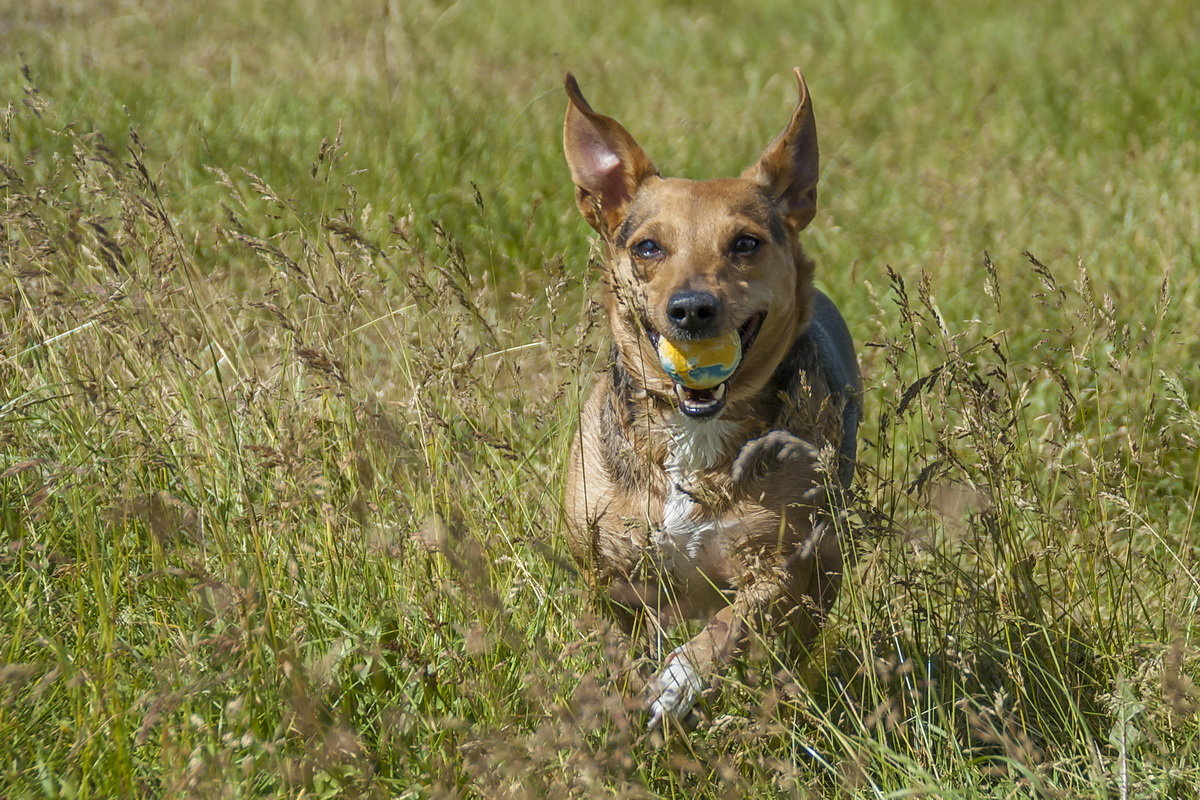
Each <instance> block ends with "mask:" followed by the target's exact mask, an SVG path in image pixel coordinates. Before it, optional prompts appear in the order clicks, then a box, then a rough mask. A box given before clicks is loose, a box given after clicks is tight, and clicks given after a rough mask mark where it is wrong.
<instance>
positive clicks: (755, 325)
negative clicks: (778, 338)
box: [646, 313, 766, 419]
mask: <svg viewBox="0 0 1200 800" xmlns="http://www.w3.org/2000/svg"><path fill="white" fill-rule="evenodd" d="M765 318H766V314H765V313H759V314H755V315H754V316H752V317H750V319H748V320H746V322H744V323H743V324H742V326H741V327H740V328H738V337H739V339H740V342H741V358H742V361H743V362H744V361H745V358H746V354H747V353H748V352H749V350H750V347H751V345H753V344H754V340H755V339H756V338H757V337H758V332H759V331H760V330H761V329H762V323H763V320H764V319H765ZM646 332H647V334H648V335H649V337H650V344H651V345H652V346H653V347H654V348H655V350H658V346H659V342H660V341H661V338H662V337H661V334H659V333H658V332H657V331H655V330H654V328H653V327H651V326H649V325H647V326H646ZM739 366H740V365H739ZM737 372H738V370H736V369H735V370H734V371H733V374H731V375H730V376H729V377H728V378H726V379H725V380H724V381H722V382H721V383H719V384H717V385H716V386H712V387H708V388H704V389H697V388H693V387H689V386H685V385H684V384H683V383H681V382H679V381H678V380H677V379H675V378H674V376H672V380H673V382H674V388H675V399H676V400H677V401H678V402H679V410H680V411H682V412H683V413H684V414H685V415H687V416H689V417H691V418H693V419H712V418H714V417H716V416H717V415H718V414H720V413H721V411H722V409H724V408H725V400H726V396H727V394H728V392H729V382H730V381H731V380H733V379H734V378H735V377H736V376H737Z"/></svg>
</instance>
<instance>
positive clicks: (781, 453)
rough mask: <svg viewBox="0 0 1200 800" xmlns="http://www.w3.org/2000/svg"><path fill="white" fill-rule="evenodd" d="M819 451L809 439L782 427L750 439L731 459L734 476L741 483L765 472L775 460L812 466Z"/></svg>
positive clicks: (814, 464)
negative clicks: (806, 439) (735, 456)
mask: <svg viewBox="0 0 1200 800" xmlns="http://www.w3.org/2000/svg"><path fill="white" fill-rule="evenodd" d="M819 457H820V451H818V450H817V448H816V447H814V446H813V445H812V444H811V443H809V442H806V441H804V440H803V439H800V438H799V437H797V436H794V435H792V434H791V433H789V432H787V431H784V430H775V431H770V432H768V433H765V434H763V435H762V436H759V437H758V438H757V439H751V440H750V441H749V442H746V444H745V446H743V447H742V450H741V452H740V453H738V456H737V458H736V459H734V461H733V479H734V481H736V482H738V483H740V482H742V481H743V480H748V479H751V478H753V477H756V476H760V475H761V474H762V473H763V472H766V471H767V470H769V469H770V468H771V466H772V465H774V464H784V463H787V464H791V465H794V466H798V465H805V466H808V467H810V468H813V467H815V466H816V464H817V460H818V458H819Z"/></svg>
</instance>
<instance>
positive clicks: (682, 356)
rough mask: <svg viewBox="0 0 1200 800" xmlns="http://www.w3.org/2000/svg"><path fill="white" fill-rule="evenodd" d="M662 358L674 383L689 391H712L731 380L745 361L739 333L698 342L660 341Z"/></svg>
mask: <svg viewBox="0 0 1200 800" xmlns="http://www.w3.org/2000/svg"><path fill="white" fill-rule="evenodd" d="M658 359H659V361H660V362H661V364H662V368H663V372H665V373H667V375H669V376H671V380H673V381H675V382H676V383H680V384H683V385H684V386H686V387H687V388H689V389H711V388H713V387H714V386H719V385H720V384H722V383H724V382H725V381H727V380H729V376H730V375H732V374H733V371H734V370H735V369H737V366H738V363H739V362H740V361H741V360H742V339H741V337H740V336H738V334H737V331H730V332H729V334H728V335H726V336H717V337H714V338H712V339H702V340H701V341H698V342H673V341H671V340H670V339H668V338H666V337H665V336H664V337H662V338H661V339H659V340H658Z"/></svg>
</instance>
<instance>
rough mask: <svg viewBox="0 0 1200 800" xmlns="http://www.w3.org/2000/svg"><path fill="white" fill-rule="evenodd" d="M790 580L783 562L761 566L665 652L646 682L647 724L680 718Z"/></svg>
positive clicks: (782, 595) (779, 598)
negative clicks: (700, 625) (698, 628)
mask: <svg viewBox="0 0 1200 800" xmlns="http://www.w3.org/2000/svg"><path fill="white" fill-rule="evenodd" d="M764 572H765V574H763V573H764ZM791 581H792V577H791V576H790V575H789V574H788V573H787V571H786V570H785V569H784V568H783V564H782V563H780V564H779V566H778V567H777V568H773V569H770V570H768V571H759V574H758V575H756V577H755V579H754V581H753V583H750V584H748V585H745V586H742V587H741V588H739V589H738V591H737V593H736V594H735V595H734V597H733V601H732V602H731V603H730V604H729V605H728V606H725V607H724V608H722V609H721V610H720V611H718V612H717V613H716V614H714V615H713V617H712V619H710V620H709V622H708V625H706V626H705V628H704V630H702V631H701V632H700V633H699V634H698V635H696V636H695V637H694V638H692V639H691V640H690V641H688V642H687V643H685V644H683V645H681V646H680V647H677V648H676V649H675V650H674V651H672V652H671V654H670V655H669V656H667V660H666V662H665V664H664V665H663V668H662V670H661V671H660V672H659V673H658V674H657V675H656V676H655V677H654V678H653V679H651V681H650V683H649V684H648V685H647V687H646V695H647V696H646V701H647V702H646V705H647V709H648V710H649V712H650V727H651V728H656V727H658V726H660V725H662V723H663V720H664V719H665V718H667V717H671V718H672V719H674V720H676V721H680V720H682V719H683V718H685V717H686V716H687V714H688V712H689V711H691V709H692V706H693V705H695V703H696V700H697V699H699V697H700V693H701V692H703V691H704V688H705V686H707V684H708V681H709V679H710V678H711V676H712V675H713V674H714V673H716V672H718V671H720V670H721V669H723V668H724V667H725V666H726V665H728V664H729V663H730V661H732V660H733V657H734V656H735V655H736V654H737V653H738V652H739V651H740V650H741V649H742V647H743V646H744V645H745V643H746V641H747V639H748V637H749V634H750V632H751V628H752V626H753V625H755V624H757V623H758V622H759V621H761V620H762V619H763V618H765V617H768V616H770V612H771V611H772V610H773V609H774V607H775V606H777V605H778V604H779V603H780V602H781V601H783V599H784V598H785V597H786V596H787V594H788V584H789V583H791Z"/></svg>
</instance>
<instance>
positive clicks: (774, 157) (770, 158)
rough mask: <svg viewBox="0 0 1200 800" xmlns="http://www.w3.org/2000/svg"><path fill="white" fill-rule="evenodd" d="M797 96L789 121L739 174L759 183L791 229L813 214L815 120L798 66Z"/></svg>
mask: <svg viewBox="0 0 1200 800" xmlns="http://www.w3.org/2000/svg"><path fill="white" fill-rule="evenodd" d="M795 73H796V83H797V84H799V87H800V100H799V101H798V102H797V103H796V110H795V112H793V113H792V121H791V122H790V123H788V126H787V127H786V128H784V130H783V133H781V134H779V135H778V136H776V137H775V140H774V141H772V142H771V143H770V144H769V145H767V149H766V150H765V151H764V152H763V154H762V157H761V158H759V160H758V163H757V164H755V165H754V166H752V167H750V168H749V169H748V170H746V171H745V172H743V173H742V177H743V178H745V179H746V180H749V181H754V182H755V183H757V184H759V185H760V186H762V187H763V189H764V190H765V191H766V192H767V194H768V195H770V196H771V197H773V198H775V199H776V201H777V202H778V203H779V204H780V205H781V206H782V208H783V216H784V219H786V220H787V222H788V225H789V226H790V227H791V229H792V232H793V233H794V232H797V231H800V230H803V229H804V228H805V227H806V226H807V225H808V223H810V222H812V219H813V217H814V216H816V214H817V173H818V168H819V165H820V159H819V158H818V155H817V123H816V120H815V119H814V117H813V112H812V100H811V99H809V96H808V85H807V84H806V83H805V82H804V76H803V75H802V74H800V69H799V68H797V69H796V70H795Z"/></svg>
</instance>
